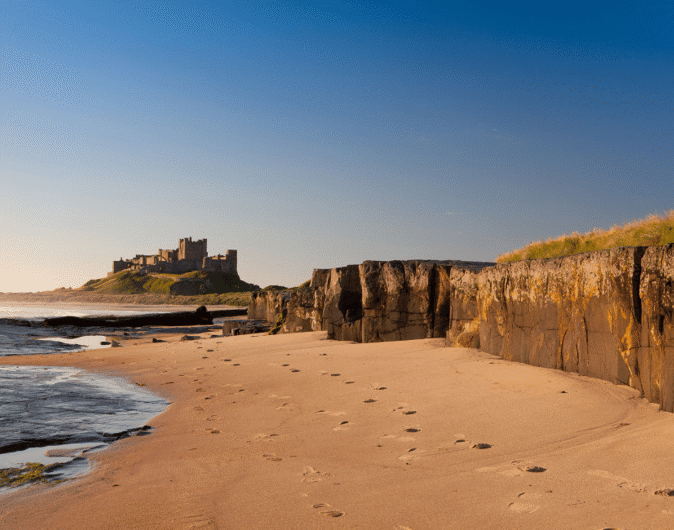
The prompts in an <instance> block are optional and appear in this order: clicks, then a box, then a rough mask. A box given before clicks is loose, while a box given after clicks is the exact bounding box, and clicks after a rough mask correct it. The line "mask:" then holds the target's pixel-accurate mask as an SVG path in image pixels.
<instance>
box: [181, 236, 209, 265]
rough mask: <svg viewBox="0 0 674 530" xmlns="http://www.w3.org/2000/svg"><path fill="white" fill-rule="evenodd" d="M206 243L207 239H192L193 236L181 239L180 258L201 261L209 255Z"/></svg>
mask: <svg viewBox="0 0 674 530" xmlns="http://www.w3.org/2000/svg"><path fill="white" fill-rule="evenodd" d="M206 244H207V240H206V239H200V240H199V241H192V238H191V237H188V238H185V239H181V240H180V244H179V246H178V259H184V260H189V261H198V262H199V263H201V262H202V260H203V259H204V258H205V257H207V256H208V251H207V247H206Z"/></svg>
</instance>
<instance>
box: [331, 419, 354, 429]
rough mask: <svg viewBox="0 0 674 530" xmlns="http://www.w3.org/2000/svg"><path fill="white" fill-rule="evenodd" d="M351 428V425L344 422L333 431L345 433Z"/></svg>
mask: <svg viewBox="0 0 674 530" xmlns="http://www.w3.org/2000/svg"><path fill="white" fill-rule="evenodd" d="M349 427H351V424H350V423H349V422H348V421H343V422H342V423H340V424H339V425H338V426H337V427H334V428H333V429H332V430H333V431H345V430H347V429H348V428H349Z"/></svg>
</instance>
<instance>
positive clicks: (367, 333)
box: [257, 245, 674, 411]
mask: <svg viewBox="0 0 674 530" xmlns="http://www.w3.org/2000/svg"><path fill="white" fill-rule="evenodd" d="M264 298H266V299H268V301H269V303H270V304H272V305H275V306H276V307H279V306H278V299H275V298H274V296H273V295H266V296H265V297H264ZM262 302H263V301H262V300H258V302H257V303H258V304H259V303H262ZM285 309H286V317H285V322H284V324H283V326H282V328H281V330H282V331H283V332H297V331H312V330H313V331H317V330H326V331H327V332H328V337H329V338H331V339H336V340H350V341H355V342H377V341H389V340H409V339H420V338H427V337H428V338H430V337H446V338H447V339H446V340H447V345H448V346H466V347H478V348H480V349H482V350H483V351H486V352H488V353H491V354H494V355H498V356H500V357H502V358H504V359H508V360H512V361H517V362H524V363H527V364H532V365H535V366H542V367H547V368H556V369H560V370H566V371H569V372H577V373H579V374H581V375H587V376H591V377H597V378H601V379H605V380H608V381H611V382H613V383H621V384H626V385H630V386H632V387H633V388H635V389H637V390H639V391H641V392H642V393H643V395H644V396H645V397H646V398H647V399H648V400H650V401H652V402H654V403H658V404H660V405H661V407H662V408H663V409H664V410H667V411H672V410H673V408H674V325H673V324H672V313H673V309H674V245H667V246H661V247H624V248H616V249H611V250H602V251H596V252H588V253H585V254H577V255H574V256H569V257H565V258H555V259H543V260H533V261H520V262H515V263H504V264H493V263H477V262H461V261H387V262H377V261H366V262H364V263H362V264H360V265H349V266H346V267H339V268H335V269H329V270H328V269H317V270H315V271H314V273H313V276H312V280H311V284H310V286H309V287H307V288H304V289H299V290H296V291H294V292H292V293H291V294H290V297H289V298H288V299H287V304H286V306H285ZM265 311H266V309H265ZM271 312H272V313H273V311H271ZM259 314H261V313H259ZM269 317H271V318H269ZM275 318H277V317H276V316H274V315H271V314H270V315H268V320H272V319H275Z"/></svg>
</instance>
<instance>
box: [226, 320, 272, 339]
mask: <svg viewBox="0 0 674 530" xmlns="http://www.w3.org/2000/svg"><path fill="white" fill-rule="evenodd" d="M269 330H271V324H269V323H268V322H267V321H266V320H248V319H242V318H239V319H226V320H225V321H224V322H223V323H222V334H223V335H224V336H225V337H227V336H231V335H248V334H250V333H267V332H268V331H269Z"/></svg>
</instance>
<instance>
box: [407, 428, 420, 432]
mask: <svg viewBox="0 0 674 530" xmlns="http://www.w3.org/2000/svg"><path fill="white" fill-rule="evenodd" d="M403 430H404V431H405V432H419V431H420V430H421V429H419V427H405V428H404V429H403Z"/></svg>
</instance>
